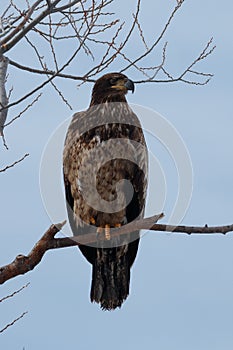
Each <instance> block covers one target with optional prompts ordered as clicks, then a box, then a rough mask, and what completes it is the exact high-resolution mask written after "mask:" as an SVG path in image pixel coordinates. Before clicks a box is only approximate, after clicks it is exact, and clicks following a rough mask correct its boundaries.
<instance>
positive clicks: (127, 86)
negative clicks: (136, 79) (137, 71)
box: [125, 79, 134, 94]
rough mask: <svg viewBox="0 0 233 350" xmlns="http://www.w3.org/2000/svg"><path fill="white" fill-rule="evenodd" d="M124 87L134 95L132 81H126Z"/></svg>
mask: <svg viewBox="0 0 233 350" xmlns="http://www.w3.org/2000/svg"><path fill="white" fill-rule="evenodd" d="M125 87H126V89H127V90H131V91H132V94H133V93H134V83H133V81H132V80H130V79H128V80H127V81H126V83H125Z"/></svg>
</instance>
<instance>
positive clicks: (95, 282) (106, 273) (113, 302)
mask: <svg viewBox="0 0 233 350" xmlns="http://www.w3.org/2000/svg"><path fill="white" fill-rule="evenodd" d="M126 251H127V246H121V247H117V248H111V249H109V248H98V249H97V257H96V260H95V262H94V264H93V267H92V285H91V301H92V302H97V303H100V305H101V308H102V309H103V310H114V309H115V308H117V307H121V305H122V303H123V301H124V300H125V299H126V298H127V296H128V294H129V283H130V262H129V258H128V255H127V253H126Z"/></svg>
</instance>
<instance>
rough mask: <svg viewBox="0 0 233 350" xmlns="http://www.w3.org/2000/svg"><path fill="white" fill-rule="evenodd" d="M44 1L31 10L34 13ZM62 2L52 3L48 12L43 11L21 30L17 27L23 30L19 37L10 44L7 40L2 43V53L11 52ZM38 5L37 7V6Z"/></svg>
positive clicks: (56, 0)
mask: <svg viewBox="0 0 233 350" xmlns="http://www.w3.org/2000/svg"><path fill="white" fill-rule="evenodd" d="M42 1H43V0H38V1H36V2H35V3H34V5H32V7H31V9H33V11H34V10H35V8H36V7H37V6H38V5H39V3H41V2H42ZM59 2H61V0H55V1H54V2H53V3H51V6H49V7H47V9H46V10H44V11H42V12H41V13H40V14H39V16H37V17H36V18H35V19H34V20H32V21H30V22H29V24H28V25H27V26H25V27H23V29H22V30H21V27H20V26H19V27H17V28H18V30H21V31H20V32H19V34H18V35H15V36H14V37H13V39H12V40H11V41H10V42H8V40H6V38H5V39H4V40H3V41H2V42H1V43H0V44H1V53H5V52H6V51H9V50H10V49H11V48H12V47H13V46H15V45H16V44H17V43H18V42H19V41H20V40H21V39H22V38H23V37H24V36H25V35H26V34H27V33H28V32H29V31H30V30H32V29H33V28H34V27H35V26H36V25H37V24H38V23H40V21H42V20H43V19H44V18H45V17H47V16H48V15H49V14H50V13H52V12H53V9H54V8H55V6H56V5H57V4H58V3H59ZM35 5H36V6H35Z"/></svg>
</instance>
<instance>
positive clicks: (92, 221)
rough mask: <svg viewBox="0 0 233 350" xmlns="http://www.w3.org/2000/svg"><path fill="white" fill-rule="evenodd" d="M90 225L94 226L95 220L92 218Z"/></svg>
mask: <svg viewBox="0 0 233 350" xmlns="http://www.w3.org/2000/svg"><path fill="white" fill-rule="evenodd" d="M90 223H91V224H92V225H95V219H94V218H93V217H91V218H90Z"/></svg>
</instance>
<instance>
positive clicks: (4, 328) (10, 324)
mask: <svg viewBox="0 0 233 350" xmlns="http://www.w3.org/2000/svg"><path fill="white" fill-rule="evenodd" d="M27 313H28V311H25V312H23V313H22V314H21V315H20V316H19V317H17V318H15V319H14V320H13V321H12V322H11V323H8V324H7V325H6V326H5V327H3V328H2V329H1V330H0V333H3V332H4V331H5V330H6V329H7V328H9V327H11V326H13V325H14V324H15V322H17V321H19V320H20V319H21V318H23V317H24V316H25V315H26V314H27Z"/></svg>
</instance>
